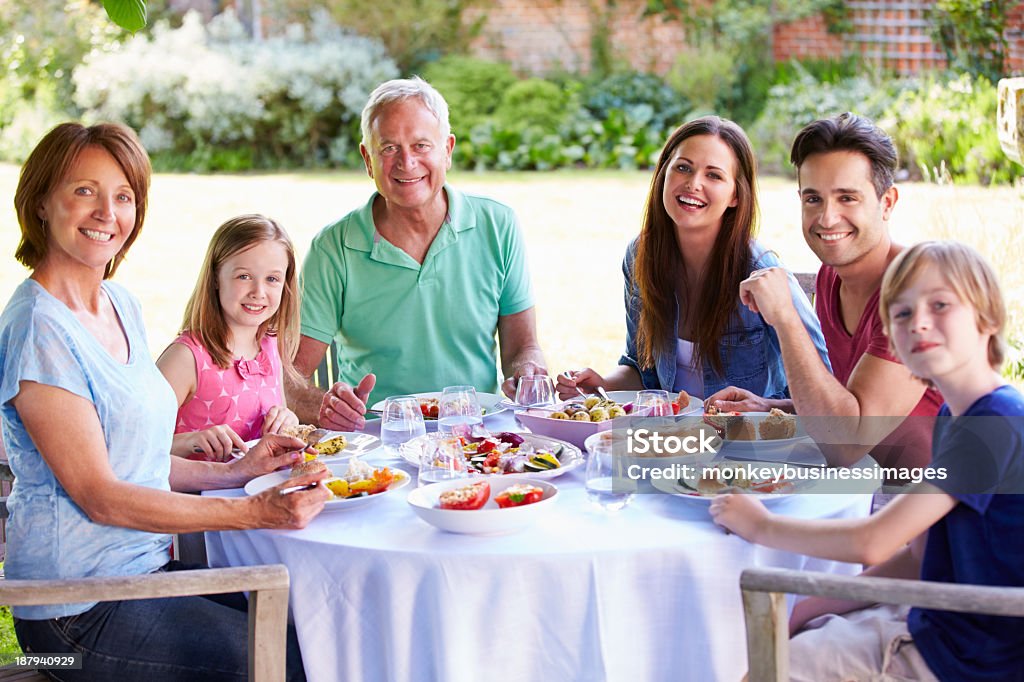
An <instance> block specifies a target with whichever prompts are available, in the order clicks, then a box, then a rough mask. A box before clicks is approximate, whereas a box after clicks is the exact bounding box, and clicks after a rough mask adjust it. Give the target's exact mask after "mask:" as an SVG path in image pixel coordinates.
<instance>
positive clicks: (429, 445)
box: [416, 435, 469, 486]
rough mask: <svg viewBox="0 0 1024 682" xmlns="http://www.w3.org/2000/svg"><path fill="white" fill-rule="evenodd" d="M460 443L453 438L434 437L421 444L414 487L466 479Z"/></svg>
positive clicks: (464, 461)
mask: <svg viewBox="0 0 1024 682" xmlns="http://www.w3.org/2000/svg"><path fill="white" fill-rule="evenodd" d="M468 477H469V472H468V471H467V470H466V457H465V455H463V454H462V443H461V442H460V441H459V439H458V438H455V437H453V436H440V435H438V436H435V437H433V438H431V439H430V440H429V441H427V442H426V443H424V444H423V449H422V450H421V454H420V471H419V475H418V476H417V477H416V485H419V486H423V485H429V484H431V483H439V482H441V481H451V480H454V479H459V478H468Z"/></svg>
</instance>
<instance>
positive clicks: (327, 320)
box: [302, 185, 533, 404]
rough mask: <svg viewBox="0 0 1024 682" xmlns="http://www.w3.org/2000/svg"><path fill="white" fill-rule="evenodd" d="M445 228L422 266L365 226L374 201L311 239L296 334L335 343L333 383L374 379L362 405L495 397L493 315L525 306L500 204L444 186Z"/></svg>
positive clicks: (517, 245) (517, 248) (518, 260)
mask: <svg viewBox="0 0 1024 682" xmlns="http://www.w3.org/2000/svg"><path fill="white" fill-rule="evenodd" d="M444 189H445V192H446V193H447V195H448V220H446V221H445V223H444V225H442V227H441V230H440V232H438V233H437V237H435V238H434V242H433V243H432V244H431V245H430V250H429V251H428V252H427V256H426V258H425V259H424V260H423V264H422V265H420V264H419V263H417V262H416V261H415V260H414V259H413V258H411V257H410V256H409V254H407V253H405V252H404V251H402V250H401V249H399V248H398V247H396V246H394V245H393V244H391V242H389V241H387V240H386V239H384V238H383V237H381V236H380V234H378V233H377V230H376V228H375V227H374V225H373V210H372V209H373V201H374V199H375V198H376V197H377V193H376V192H375V193H374V195H373V196H372V197H370V200H369V201H368V202H367V203H366V204H365V205H364V206H363V207H362V208H359V209H357V210H355V211H353V212H352V213H349V214H348V215H347V216H345V217H344V218H342V219H341V220H339V221H338V222H336V223H334V224H333V225H328V226H327V227H325V228H324V229H323V230H321V231H320V233H319V234H317V236H316V237H314V238H313V244H312V245H311V246H310V250H309V254H308V255H307V256H306V260H305V263H304V264H303V266H302V333H303V334H304V335H305V336H308V337H310V338H313V339H316V340H318V341H322V342H323V343H330V342H331V340H332V339H335V340H337V342H338V364H339V369H340V374H341V379H342V381H345V382H347V383H349V384H351V385H355V384H356V382H358V381H359V380H360V379H362V377H363V376H364V375H365V374H367V373H368V372H373V373H374V374H376V375H377V385H376V387H375V388H374V390H373V393H372V394H371V395H370V403H368V404H372V403H373V402H375V401H377V400H381V399H383V398H386V397H387V396H390V395H398V394H402V393H416V392H420V391H439V390H441V389H442V388H444V387H445V386H451V385H455V384H470V385H473V386H476V388H477V390H478V391H486V392H492V393H493V392H496V391H497V390H498V380H499V373H498V364H497V344H496V342H495V333H496V331H497V326H498V316H500V315H512V314H515V313H519V312H522V311H524V310H526V309H528V308H530V307H531V306H532V305H533V294H532V292H531V290H530V278H529V274H528V272H527V268H526V254H525V252H524V248H523V240H522V235H521V234H520V231H519V228H518V225H517V223H516V218H515V214H514V213H513V212H512V209H510V208H509V207H508V206H505V205H504V204H500V203H498V202H497V201H493V200H491V199H486V198H483V197H478V196H472V195H467V194H463V193H461V192H458V191H456V190H453V189H452V188H451V187H449V186H447V185H446V186H445V188H444Z"/></svg>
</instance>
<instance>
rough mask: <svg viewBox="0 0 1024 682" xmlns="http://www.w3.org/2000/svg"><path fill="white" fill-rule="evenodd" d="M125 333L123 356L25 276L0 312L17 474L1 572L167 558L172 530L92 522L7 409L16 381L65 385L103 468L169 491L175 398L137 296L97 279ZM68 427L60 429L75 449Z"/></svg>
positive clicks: (128, 564)
mask: <svg viewBox="0 0 1024 682" xmlns="http://www.w3.org/2000/svg"><path fill="white" fill-rule="evenodd" d="M102 286H103V291H104V292H106V295H107V296H108V297H109V298H110V301H111V303H112V304H113V306H114V309H115V310H116V311H117V316H118V317H119V318H120V320H121V326H122V328H123V329H124V333H125V336H126V338H127V340H128V362H127V363H126V364H121V363H120V362H118V361H117V360H115V359H114V358H112V357H111V356H110V354H109V353H108V352H107V351H106V349H105V348H104V347H103V346H102V345H101V344H100V343H99V341H97V340H96V338H95V337H94V336H93V335H92V334H90V333H89V331H88V330H86V328H85V327H84V326H83V325H82V324H81V322H79V321H78V318H76V317H75V316H74V314H72V312H71V310H70V309H68V307H67V306H66V305H64V303H63V302H61V301H60V300H58V299H56V298H54V297H53V296H52V295H50V293H49V292H47V291H46V289H44V288H43V287H42V286H40V285H39V284H38V283H37V282H35V281H33V280H31V279H29V280H25V281H24V282H22V284H21V285H19V286H18V288H17V289H16V290H15V292H14V295H13V296H12V297H11V300H10V301H9V302H8V304H7V307H6V308H5V309H4V311H3V314H2V315H0V417H2V424H3V439H4V444H5V446H6V448H7V455H8V457H9V458H10V464H11V470H12V471H13V472H14V475H15V483H14V490H13V491H12V492H11V495H10V497H9V498H8V500H7V508H8V510H9V512H10V520H9V521H8V526H7V561H6V564H5V566H4V571H5V572H6V574H7V577H9V578H18V579H64V578H79V577H85V576H125V575H141V574H144V573H151V572H152V571H154V570H156V569H158V568H160V567H161V566H163V565H164V564H165V563H167V561H168V560H169V559H170V556H169V554H168V548H169V546H170V536H169V535H165V534H162V533H146V532H142V531H138V530H132V529H129V528H118V527H114V526H106V525H101V524H98V523H95V522H93V521H92V520H90V519H89V517H88V516H86V514H85V513H84V512H83V511H82V509H81V508H80V507H79V506H78V505H77V504H75V503H74V501H73V500H72V499H71V498H70V497H69V496H68V494H67V492H66V491H65V490H64V488H63V487H62V486H61V484H60V482H58V481H57V479H56V477H55V476H54V475H53V472H52V471H51V470H50V467H49V466H47V465H46V462H45V461H43V458H42V455H40V453H39V450H37V449H36V446H35V444H34V443H33V442H32V439H31V438H30V437H29V434H28V432H27V431H26V430H25V425H24V424H23V423H22V421H21V417H20V416H19V415H18V412H17V411H16V410H15V409H14V403H13V399H14V398H15V397H16V396H17V395H18V393H19V392H20V391H21V387H20V382H22V381H34V382H37V383H40V384H46V385H48V386H55V387H57V388H61V389H64V390H65V391H68V392H69V393H73V394H74V395H76V396H81V397H83V398H85V399H86V400H88V401H90V402H91V403H92V404H93V405H94V406H95V408H96V414H97V416H98V417H99V420H100V425H101V426H102V428H103V436H104V440H105V441H106V445H107V453H108V457H109V461H110V467H111V469H113V471H114V475H115V476H117V477H118V478H119V479H121V480H122V481H128V482H130V483H135V484H137V485H142V486H147V487H150V488H159V489H161V490H169V489H170V485H169V480H168V477H169V475H170V467H171V462H170V451H171V438H172V436H173V434H174V418H175V414H176V413H177V411H178V403H177V400H176V399H175V397H174V391H172V390H171V387H170V385H169V384H168V383H167V381H166V380H165V379H164V377H163V375H162V374H161V373H160V370H158V369H157V367H156V365H155V364H154V363H153V359H152V357H151V356H150V354H149V346H148V344H147V343H146V336H145V332H144V330H143V326H142V314H141V311H140V309H139V304H138V302H137V301H136V300H135V299H134V298H132V296H131V295H130V294H128V292H127V291H126V290H125V289H124V288H123V287H120V286H118V285H116V284H114V283H112V282H104V283H103V285H102ZM76 435H77V434H75V433H74V431H72V430H69V431H68V433H67V434H66V436H67V437H66V439H65V440H66V443H67V453H65V454H67V455H69V456H74V451H75V443H76ZM92 606H94V603H75V604H56V605H50V606H18V607H15V608H14V609H13V611H14V615H15V616H17V617H18V618H25V619H30V620H41V619H46V618H57V617H63V616H72V615H75V614H78V613H82V612H84V611H86V610H88V609H90V608H92Z"/></svg>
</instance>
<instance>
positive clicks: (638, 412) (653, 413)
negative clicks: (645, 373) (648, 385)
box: [633, 389, 672, 417]
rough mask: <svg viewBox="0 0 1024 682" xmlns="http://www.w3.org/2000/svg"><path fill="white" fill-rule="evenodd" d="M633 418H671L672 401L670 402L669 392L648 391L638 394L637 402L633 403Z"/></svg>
mask: <svg viewBox="0 0 1024 682" xmlns="http://www.w3.org/2000/svg"><path fill="white" fill-rule="evenodd" d="M633 416H634V417H671V416H672V401H671V400H669V397H668V391H662V390H660V389H648V390H646V391H639V392H637V394H636V400H634V401H633Z"/></svg>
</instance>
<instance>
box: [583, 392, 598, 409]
mask: <svg viewBox="0 0 1024 682" xmlns="http://www.w3.org/2000/svg"><path fill="white" fill-rule="evenodd" d="M600 403H601V398H599V397H598V396H596V395H592V396H589V397H588V398H587V399H586V400H584V401H583V407H584V408H585V409H587V410H591V409H593V408H595V407H597V406H598V405H599V404H600Z"/></svg>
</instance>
